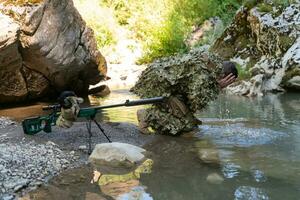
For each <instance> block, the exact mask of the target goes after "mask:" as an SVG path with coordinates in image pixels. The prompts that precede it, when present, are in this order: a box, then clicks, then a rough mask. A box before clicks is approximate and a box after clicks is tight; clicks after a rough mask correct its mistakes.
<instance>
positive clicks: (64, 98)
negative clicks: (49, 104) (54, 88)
mask: <svg viewBox="0 0 300 200" xmlns="http://www.w3.org/2000/svg"><path fill="white" fill-rule="evenodd" d="M71 98H73V99H76V102H75V101H72V100H71ZM58 102H59V104H60V105H61V107H63V108H64V109H68V108H71V107H72V105H73V104H74V103H77V104H80V103H82V102H83V99H82V98H78V97H77V96H76V94H75V92H73V91H63V92H62V93H61V94H60V95H59V97H58Z"/></svg>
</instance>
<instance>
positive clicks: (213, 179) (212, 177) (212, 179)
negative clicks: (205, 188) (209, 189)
mask: <svg viewBox="0 0 300 200" xmlns="http://www.w3.org/2000/svg"><path fill="white" fill-rule="evenodd" d="M206 180H207V182H209V183H211V184H221V183H222V182H223V181H224V178H223V177H222V176H220V175H219V174H217V173H212V174H209V175H208V176H207V178H206Z"/></svg>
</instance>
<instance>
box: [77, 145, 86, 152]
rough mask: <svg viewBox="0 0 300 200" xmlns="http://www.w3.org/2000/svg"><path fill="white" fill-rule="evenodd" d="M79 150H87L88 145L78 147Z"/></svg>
mask: <svg viewBox="0 0 300 200" xmlns="http://www.w3.org/2000/svg"><path fill="white" fill-rule="evenodd" d="M78 149H79V150H81V151H84V150H87V146H86V145H81V146H79V147H78Z"/></svg>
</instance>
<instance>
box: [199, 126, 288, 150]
mask: <svg viewBox="0 0 300 200" xmlns="http://www.w3.org/2000/svg"><path fill="white" fill-rule="evenodd" d="M200 129H201V132H200V133H199V134H202V136H203V135H204V136H209V137H210V138H212V139H213V140H215V142H216V143H218V144H226V145H234V146H239V147H249V146H253V145H263V144H268V143H272V142H274V141H275V140H276V139H279V138H282V137H285V136H287V134H286V133H283V132H279V131H274V130H271V129H268V128H252V127H251V128H249V127H246V126H245V125H244V124H241V123H238V124H228V125H227V126H213V125H203V126H201V127H200Z"/></svg>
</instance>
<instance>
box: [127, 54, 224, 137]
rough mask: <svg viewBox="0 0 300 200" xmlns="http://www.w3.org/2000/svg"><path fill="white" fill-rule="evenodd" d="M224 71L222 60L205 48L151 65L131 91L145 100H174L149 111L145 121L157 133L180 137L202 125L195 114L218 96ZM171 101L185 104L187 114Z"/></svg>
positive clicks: (153, 107)
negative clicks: (163, 97)
mask: <svg viewBox="0 0 300 200" xmlns="http://www.w3.org/2000/svg"><path fill="white" fill-rule="evenodd" d="M221 71H222V60H221V59H219V58H218V57H216V56H215V55H213V54H211V53H209V52H208V51H206V50H205V49H195V50H193V51H191V52H190V53H188V54H185V55H180V56H173V57H169V58H164V59H160V60H158V61H156V62H154V63H152V64H150V65H149V67H148V68H147V69H146V70H145V71H144V72H143V73H142V74H141V76H140V77H139V80H138V81H137V83H136V84H135V86H134V87H133V88H131V91H132V92H134V93H135V94H137V95H139V96H140V97H142V98H150V97H155V96H165V97H169V99H173V98H175V101H174V99H173V100H171V102H170V101H169V102H167V103H166V104H161V105H155V106H152V107H151V108H149V109H147V110H146V111H147V112H146V114H145V117H144V118H145V121H146V122H147V124H148V125H149V126H150V127H151V128H152V129H154V130H155V131H156V132H159V133H163V134H172V135H177V134H179V133H182V132H185V131H190V130H192V129H193V127H195V126H196V125H197V124H199V120H197V119H196V118H195V117H194V115H193V114H194V113H195V112H196V111H199V110H201V109H203V108H204V107H205V106H207V104H208V102H210V101H212V100H214V99H215V98H216V97H217V95H218V94H219V90H220V88H219V86H218V83H217V78H218V77H219V75H220V74H221ZM172 102H173V104H174V102H175V105H176V104H177V107H178V104H179V105H180V104H183V105H184V106H185V108H184V109H183V110H185V111H181V112H182V114H181V115H178V114H176V112H174V106H173V107H172ZM179 107H180V106H179ZM181 107H182V106H181ZM175 110H176V109H175Z"/></svg>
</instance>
